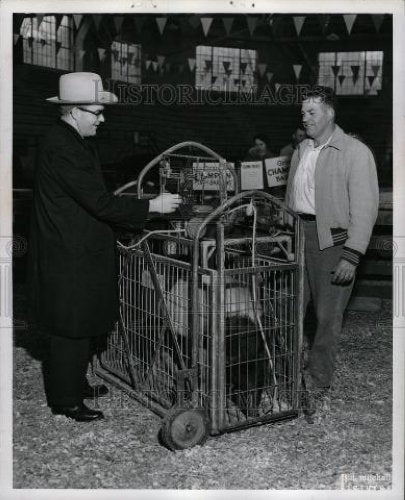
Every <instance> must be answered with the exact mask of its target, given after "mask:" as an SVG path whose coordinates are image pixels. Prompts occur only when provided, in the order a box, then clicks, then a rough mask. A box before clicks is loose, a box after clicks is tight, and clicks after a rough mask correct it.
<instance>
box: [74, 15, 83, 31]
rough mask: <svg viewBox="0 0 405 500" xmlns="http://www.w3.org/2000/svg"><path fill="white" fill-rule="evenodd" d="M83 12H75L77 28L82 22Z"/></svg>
mask: <svg viewBox="0 0 405 500" xmlns="http://www.w3.org/2000/svg"><path fill="white" fill-rule="evenodd" d="M82 19H83V14H73V21H74V23H75V26H76V29H77V30H78V29H79V26H80V23H81V22H82Z"/></svg>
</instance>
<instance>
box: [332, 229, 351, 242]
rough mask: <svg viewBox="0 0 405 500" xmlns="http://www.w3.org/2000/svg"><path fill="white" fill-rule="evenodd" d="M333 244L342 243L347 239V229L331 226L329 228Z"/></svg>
mask: <svg viewBox="0 0 405 500" xmlns="http://www.w3.org/2000/svg"><path fill="white" fill-rule="evenodd" d="M330 232H331V235H332V241H333V246H336V245H342V244H343V243H344V242H345V241H346V240H347V229H342V228H340V227H332V228H331V230H330Z"/></svg>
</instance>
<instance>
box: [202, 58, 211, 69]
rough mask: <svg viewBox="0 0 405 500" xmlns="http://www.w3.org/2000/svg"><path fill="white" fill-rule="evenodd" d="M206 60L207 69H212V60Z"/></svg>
mask: <svg viewBox="0 0 405 500" xmlns="http://www.w3.org/2000/svg"><path fill="white" fill-rule="evenodd" d="M204 62H205V71H210V70H211V69H212V60H211V59H206V60H205V61H204Z"/></svg>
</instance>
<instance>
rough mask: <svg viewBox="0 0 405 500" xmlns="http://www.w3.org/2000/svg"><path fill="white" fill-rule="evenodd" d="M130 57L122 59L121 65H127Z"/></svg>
mask: <svg viewBox="0 0 405 500" xmlns="http://www.w3.org/2000/svg"><path fill="white" fill-rule="evenodd" d="M127 60H128V57H121V63H122V64H123V65H125V64H126V63H127Z"/></svg>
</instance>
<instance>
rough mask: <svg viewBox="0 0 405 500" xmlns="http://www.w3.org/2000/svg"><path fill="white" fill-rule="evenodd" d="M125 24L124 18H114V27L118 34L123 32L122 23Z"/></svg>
mask: <svg viewBox="0 0 405 500" xmlns="http://www.w3.org/2000/svg"><path fill="white" fill-rule="evenodd" d="M123 22H124V16H114V26H115V31H116V32H117V33H120V32H121V28H122V23H123Z"/></svg>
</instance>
